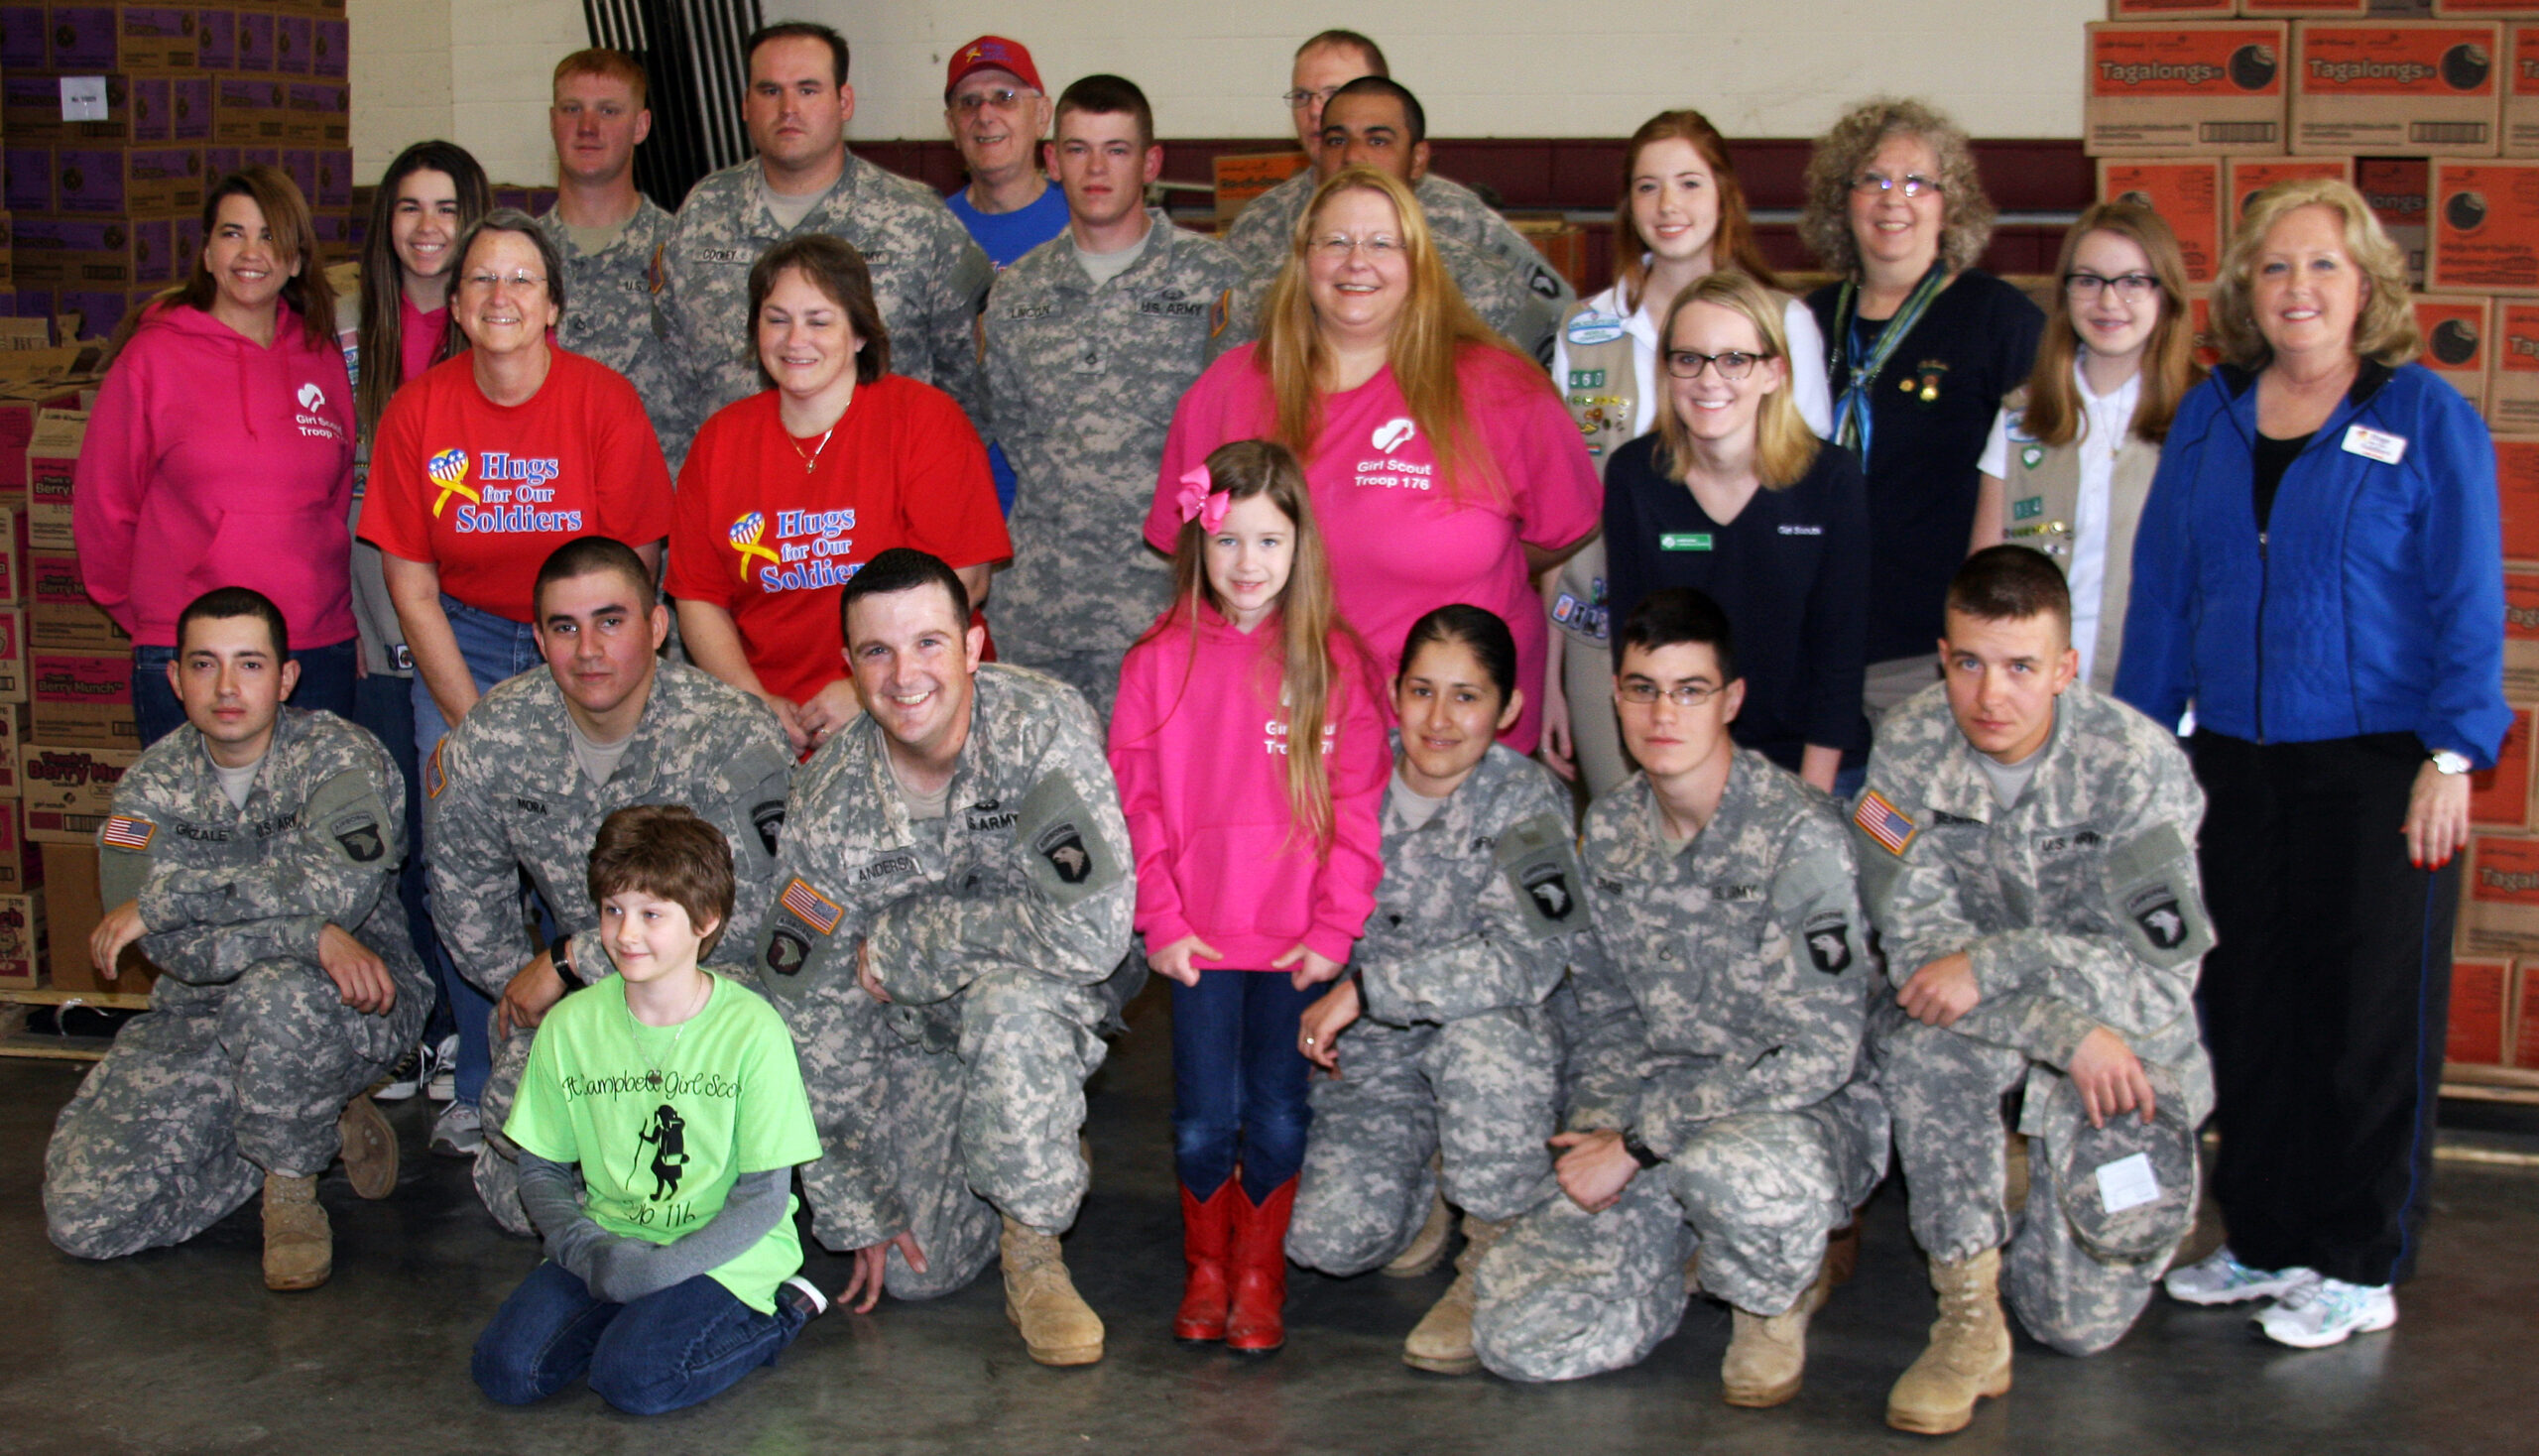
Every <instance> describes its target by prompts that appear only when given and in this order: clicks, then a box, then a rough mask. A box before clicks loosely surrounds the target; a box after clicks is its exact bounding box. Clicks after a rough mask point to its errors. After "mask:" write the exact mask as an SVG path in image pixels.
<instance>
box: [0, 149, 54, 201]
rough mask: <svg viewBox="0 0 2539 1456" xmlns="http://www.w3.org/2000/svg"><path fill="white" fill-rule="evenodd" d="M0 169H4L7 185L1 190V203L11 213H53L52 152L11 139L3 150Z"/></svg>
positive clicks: (1, 150)
mask: <svg viewBox="0 0 2539 1456" xmlns="http://www.w3.org/2000/svg"><path fill="white" fill-rule="evenodd" d="M0 168H5V169H6V170H7V173H8V181H7V182H6V184H5V186H4V187H0V202H6V203H7V205H8V208H9V210H10V211H12V212H51V211H52V210H53V149H52V148H51V147H47V146H41V145H38V144H36V143H34V142H21V141H18V140H17V139H15V138H11V139H10V141H9V145H8V146H7V147H6V148H0Z"/></svg>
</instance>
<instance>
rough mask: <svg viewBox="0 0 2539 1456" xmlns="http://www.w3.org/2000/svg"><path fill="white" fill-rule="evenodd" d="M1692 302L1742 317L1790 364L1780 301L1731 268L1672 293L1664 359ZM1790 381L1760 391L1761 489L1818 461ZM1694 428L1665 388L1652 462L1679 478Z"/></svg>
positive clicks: (1781, 484) (1688, 461)
mask: <svg viewBox="0 0 2539 1456" xmlns="http://www.w3.org/2000/svg"><path fill="white" fill-rule="evenodd" d="M1695 303H1709V304H1712V305H1714V306H1716V307H1721V308H1725V309H1727V310H1728V311H1730V312H1732V313H1735V314H1737V315H1738V316H1739V317H1742V318H1744V319H1745V320H1746V321H1747V322H1749V323H1752V324H1753V325H1754V337H1756V338H1757V339H1760V340H1762V344H1763V357H1764V358H1766V359H1778V360H1780V361H1781V363H1782V367H1783V369H1784V370H1785V371H1786V370H1787V369H1788V367H1789V336H1788V335H1787V334H1785V333H1783V332H1782V331H1781V305H1780V301H1779V300H1777V299H1775V298H1773V297H1772V296H1771V295H1770V294H1768V293H1766V292H1764V290H1763V286H1762V285H1761V284H1759V283H1756V282H1755V281H1754V280H1753V279H1751V278H1748V277H1747V276H1746V275H1745V274H1743V273H1740V272H1738V271H1737V270H1735V269H1733V268H1723V269H1720V270H1718V271H1717V272H1714V273H1706V274H1704V275H1702V277H1701V278H1700V279H1698V280H1696V281H1695V282H1694V283H1693V285H1692V286H1691V287H1690V288H1687V289H1685V290H1684V291H1683V292H1682V293H1680V294H1677V295H1676V296H1675V303H1674V304H1673V306H1671V307H1669V308H1668V309H1667V310H1666V321H1665V322H1664V323H1663V324H1661V325H1660V326H1659V327H1658V330H1657V357H1658V359H1659V360H1660V361H1661V362H1662V361H1663V360H1664V359H1665V357H1666V355H1667V354H1668V353H1669V352H1670V351H1672V350H1673V349H1674V347H1675V319H1676V316H1677V315H1679V314H1681V313H1682V312H1683V311H1684V310H1685V309H1687V308H1689V307H1691V306H1693V305H1694V304H1695ZM1792 383H1793V381H1791V380H1790V379H1788V378H1784V379H1783V380H1782V381H1781V387H1780V388H1779V389H1776V390H1774V391H1772V392H1771V393H1770V394H1767V395H1765V396H1763V400H1762V404H1761V405H1760V407H1759V408H1758V409H1757V410H1756V412H1755V417H1754V479H1755V480H1756V482H1757V483H1759V484H1760V485H1761V486H1762V487H1763V489H1765V490H1783V489H1786V488H1788V487H1790V486H1793V485H1796V484H1797V483H1798V481H1799V477H1801V476H1803V475H1805V474H1806V473H1807V467H1808V466H1810V465H1813V464H1815V463H1816V450H1817V446H1818V443H1819V442H1818V440H1817V438H1816V431H1814V430H1812V429H1810V428H1808V427H1807V421H1806V419H1805V418H1804V417H1802V416H1801V415H1800V414H1799V413H1798V405H1797V404H1796V403H1795V401H1794V400H1793V399H1792V396H1793V395H1794V394H1795V393H1796V391H1795V390H1793V389H1792V388H1791V385H1792ZM1692 445H1693V436H1692V431H1690V430H1689V429H1686V428H1685V427H1684V417H1683V416H1682V415H1680V414H1678V413H1676V410H1675V400H1674V392H1673V391H1672V390H1669V391H1668V392H1667V394H1666V400H1665V403H1664V404H1663V405H1662V406H1660V407H1659V409H1658V411H1657V458H1656V461H1655V463H1656V466H1657V468H1658V470H1659V471H1660V472H1661V473H1663V474H1664V475H1665V476H1666V477H1667V478H1668V479H1670V480H1673V481H1676V482H1678V483H1680V482H1682V481H1683V480H1684V478H1685V476H1686V475H1687V474H1688V473H1689V472H1690V470H1691V468H1692V458H1693V456H1692Z"/></svg>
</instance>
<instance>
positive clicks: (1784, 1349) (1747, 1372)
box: [1719, 1260, 1834, 1410]
mask: <svg viewBox="0 0 2539 1456" xmlns="http://www.w3.org/2000/svg"><path fill="white" fill-rule="evenodd" d="M1833 1288H1834V1270H1833V1264H1832V1262H1831V1261H1830V1260H1829V1261H1827V1262H1825V1263H1823V1264H1820V1265H1819V1266H1818V1267H1817V1270H1816V1277H1815V1278H1814V1279H1813V1280H1811V1281H1810V1282H1809V1283H1808V1285H1807V1289H1806V1292H1804V1293H1802V1294H1800V1295H1799V1296H1798V1302H1797V1303H1795V1304H1792V1305H1791V1306H1790V1307H1789V1309H1788V1311H1787V1312H1786V1313H1782V1314H1754V1313H1753V1312H1751V1311H1748V1310H1744V1309H1736V1310H1735V1312H1736V1316H1737V1317H1736V1320H1735V1325H1736V1333H1735V1334H1734V1335H1732V1336H1731V1337H1730V1338H1729V1341H1728V1358H1727V1359H1725V1360H1723V1361H1721V1362H1720V1365H1719V1379H1720V1393H1721V1394H1722V1395H1725V1396H1727V1398H1728V1403H1729V1404H1731V1405H1743V1406H1746V1407H1748V1408H1750V1409H1755V1410H1760V1409H1763V1408H1765V1407H1767V1406H1772V1405H1778V1404H1781V1403H1782V1402H1783V1401H1786V1400H1787V1399H1789V1397H1791V1396H1792V1395H1797V1394H1798V1383H1799V1378H1800V1377H1801V1376H1803V1375H1805V1374H1806V1372H1807V1320H1808V1316H1810V1315H1812V1314H1814V1313H1815V1312H1816V1311H1817V1310H1819V1309H1822V1308H1824V1307H1825V1299H1826V1296H1827V1295H1828V1294H1830V1293H1832V1292H1833ZM1730 1307H1731V1308H1732V1309H1735V1306H1733V1305H1732V1306H1730Z"/></svg>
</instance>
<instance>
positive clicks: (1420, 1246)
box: [1382, 1155, 1455, 1279]
mask: <svg viewBox="0 0 2539 1456" xmlns="http://www.w3.org/2000/svg"><path fill="white" fill-rule="evenodd" d="M1444 1171H1445V1164H1444V1162H1443V1161H1442V1160H1441V1159H1440V1158H1438V1157H1436V1156H1434V1155H1431V1156H1430V1157H1429V1159H1428V1175H1429V1176H1430V1177H1433V1178H1435V1179H1437V1190H1436V1191H1435V1192H1434V1193H1432V1194H1430V1195H1429V1197H1428V1217H1427V1220H1426V1221H1425V1222H1423V1223H1421V1224H1420V1225H1419V1232H1418V1233H1415V1234H1413V1235H1411V1236H1410V1245H1409V1247H1408V1248H1405V1249H1403V1250H1402V1251H1401V1252H1400V1253H1399V1254H1396V1255H1394V1256H1393V1257H1392V1263H1390V1264H1388V1265H1386V1266H1385V1267H1384V1269H1383V1271H1382V1273H1383V1274H1384V1275H1385V1276H1386V1277H1387V1278H1394V1279H1415V1278H1417V1277H1419V1276H1420V1275H1421V1274H1426V1273H1427V1272H1428V1271H1430V1270H1432V1269H1435V1268H1436V1267H1437V1264H1438V1261H1440V1260H1442V1259H1444V1258H1445V1257H1446V1240H1447V1238H1448V1237H1450V1236H1451V1235H1452V1234H1453V1233H1454V1231H1455V1211H1454V1210H1453V1209H1451V1208H1448V1207H1447V1206H1446V1182H1445V1177H1444Z"/></svg>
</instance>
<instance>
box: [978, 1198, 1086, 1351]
mask: <svg viewBox="0 0 2539 1456" xmlns="http://www.w3.org/2000/svg"><path fill="white" fill-rule="evenodd" d="M997 1252H998V1253H999V1255H1001V1256H1002V1258H1003V1260H1004V1263H1005V1317H1006V1318H1007V1319H1010V1320H1012V1321H1013V1322H1014V1327H1015V1328H1016V1329H1018V1330H1021V1331H1022V1332H1023V1343H1024V1346H1025V1347H1026V1348H1027V1349H1028V1350H1029V1351H1030V1352H1031V1358H1032V1359H1033V1360H1036V1361H1038V1362H1039V1363H1040V1364H1042V1365H1091V1364H1092V1363H1093V1362H1095V1361H1097V1360H1100V1359H1101V1358H1102V1316H1100V1315H1098V1314H1095V1313H1094V1312H1093V1310H1092V1308H1091V1307H1090V1306H1089V1305H1087V1304H1086V1303H1085V1302H1084V1298H1083V1296H1082V1295H1080V1294H1078V1293H1076V1291H1075V1280H1073V1279H1071V1278H1069V1277H1067V1266H1066V1261H1065V1260H1064V1259H1063V1258H1061V1257H1060V1256H1059V1253H1058V1241H1057V1238H1056V1237H1055V1236H1054V1235H1050V1234H1043V1233H1041V1232H1039V1231H1038V1230H1036V1229H1031V1228H1028V1227H1026V1226H1024V1225H1022V1224H1019V1223H1016V1222H1015V1221H1014V1220H1013V1219H1010V1218H1009V1219H1007V1220H1006V1221H1005V1234H1004V1237H1002V1238H1001V1239H999V1240H998V1241H997Z"/></svg>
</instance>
